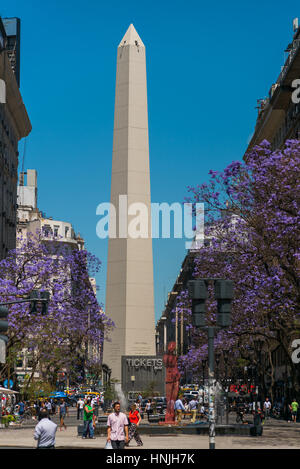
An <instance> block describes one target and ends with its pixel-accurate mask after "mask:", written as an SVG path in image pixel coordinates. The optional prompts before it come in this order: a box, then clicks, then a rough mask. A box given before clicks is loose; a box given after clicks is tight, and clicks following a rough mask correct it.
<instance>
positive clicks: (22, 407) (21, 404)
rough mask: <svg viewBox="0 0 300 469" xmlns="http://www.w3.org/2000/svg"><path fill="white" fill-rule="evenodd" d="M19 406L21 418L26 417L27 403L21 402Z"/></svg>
mask: <svg viewBox="0 0 300 469" xmlns="http://www.w3.org/2000/svg"><path fill="white" fill-rule="evenodd" d="M18 405H19V409H18V410H19V416H20V418H22V417H23V415H24V412H25V403H24V402H23V401H22V400H21V401H20V402H19V404H18Z"/></svg>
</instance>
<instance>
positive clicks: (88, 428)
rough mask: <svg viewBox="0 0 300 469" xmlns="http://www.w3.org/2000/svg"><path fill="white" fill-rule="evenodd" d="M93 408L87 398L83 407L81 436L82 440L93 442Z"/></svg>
mask: <svg viewBox="0 0 300 469" xmlns="http://www.w3.org/2000/svg"><path fill="white" fill-rule="evenodd" d="M94 425H95V421H94V407H93V406H92V403H91V399H90V398H87V400H86V403H85V406H84V407H83V434H82V438H87V434H89V438H90V439H92V440H94V439H95V436H94Z"/></svg>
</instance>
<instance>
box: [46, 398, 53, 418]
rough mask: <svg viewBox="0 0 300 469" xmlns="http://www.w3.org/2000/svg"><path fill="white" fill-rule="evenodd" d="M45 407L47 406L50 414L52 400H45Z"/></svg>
mask: <svg viewBox="0 0 300 469" xmlns="http://www.w3.org/2000/svg"><path fill="white" fill-rule="evenodd" d="M45 407H46V409H47V411H48V415H50V414H51V411H52V405H51V402H50V401H48V400H47V401H46V402H45Z"/></svg>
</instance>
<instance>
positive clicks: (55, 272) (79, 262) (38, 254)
mask: <svg viewBox="0 0 300 469" xmlns="http://www.w3.org/2000/svg"><path fill="white" fill-rule="evenodd" d="M17 245H18V247H17V249H15V250H13V251H11V252H10V253H9V254H8V256H7V257H6V258H5V259H4V260H2V261H1V262H0V302H6V301H15V300H16V299H18V298H20V299H22V298H26V297H29V295H30V293H31V292H32V291H33V290H40V291H49V292H50V302H49V307H48V314H47V315H42V312H41V311H40V312H39V311H37V312H34V313H30V304H29V303H23V304H16V305H13V306H10V307H9V311H10V313H9V317H8V321H9V331H8V332H9V342H8V347H7V356H8V360H7V363H8V364H9V363H10V360H9V357H11V356H13V357H14V356H15V355H16V354H17V353H18V352H20V351H21V350H22V349H27V351H29V352H31V357H32V374H31V378H32V376H33V373H34V371H36V369H37V367H38V369H39V371H40V372H41V373H42V375H44V377H45V379H48V380H49V379H50V380H53V382H55V380H56V376H57V372H58V371H59V370H61V369H66V370H67V371H68V373H69V375H72V374H73V375H74V373H78V370H79V369H80V366H79V365H80V364H81V363H83V361H82V357H84V356H85V357H87V344H89V347H94V349H95V350H100V348H101V347H102V346H103V342H104V339H105V337H106V333H107V331H108V330H109V329H110V328H111V327H113V324H112V323H111V321H110V320H109V319H108V318H107V317H106V315H105V314H104V312H103V310H102V308H101V305H100V304H99V303H98V301H97V298H96V295H95V292H94V290H93V288H92V286H91V283H90V280H89V278H90V277H93V276H94V275H95V273H97V272H98V271H99V268H100V261H99V260H98V259H97V258H96V257H95V256H93V255H92V254H90V253H89V252H87V251H86V250H77V249H74V248H71V247H70V246H69V245H67V244H66V243H63V242H60V241H59V240H54V239H46V238H45V237H44V236H43V234H42V233H37V234H35V235H33V234H29V235H28V237H27V238H26V239H19V240H18V243H17ZM6 368H7V366H6V367H5V366H4V367H3V368H2V376H7V369H6ZM27 384H28V385H29V384H30V379H29V380H28V383H27Z"/></svg>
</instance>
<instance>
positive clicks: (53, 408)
mask: <svg viewBox="0 0 300 469" xmlns="http://www.w3.org/2000/svg"><path fill="white" fill-rule="evenodd" d="M51 406H52V414H53V415H55V414H56V404H55V401H54V400H53V399H52V402H51Z"/></svg>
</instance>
